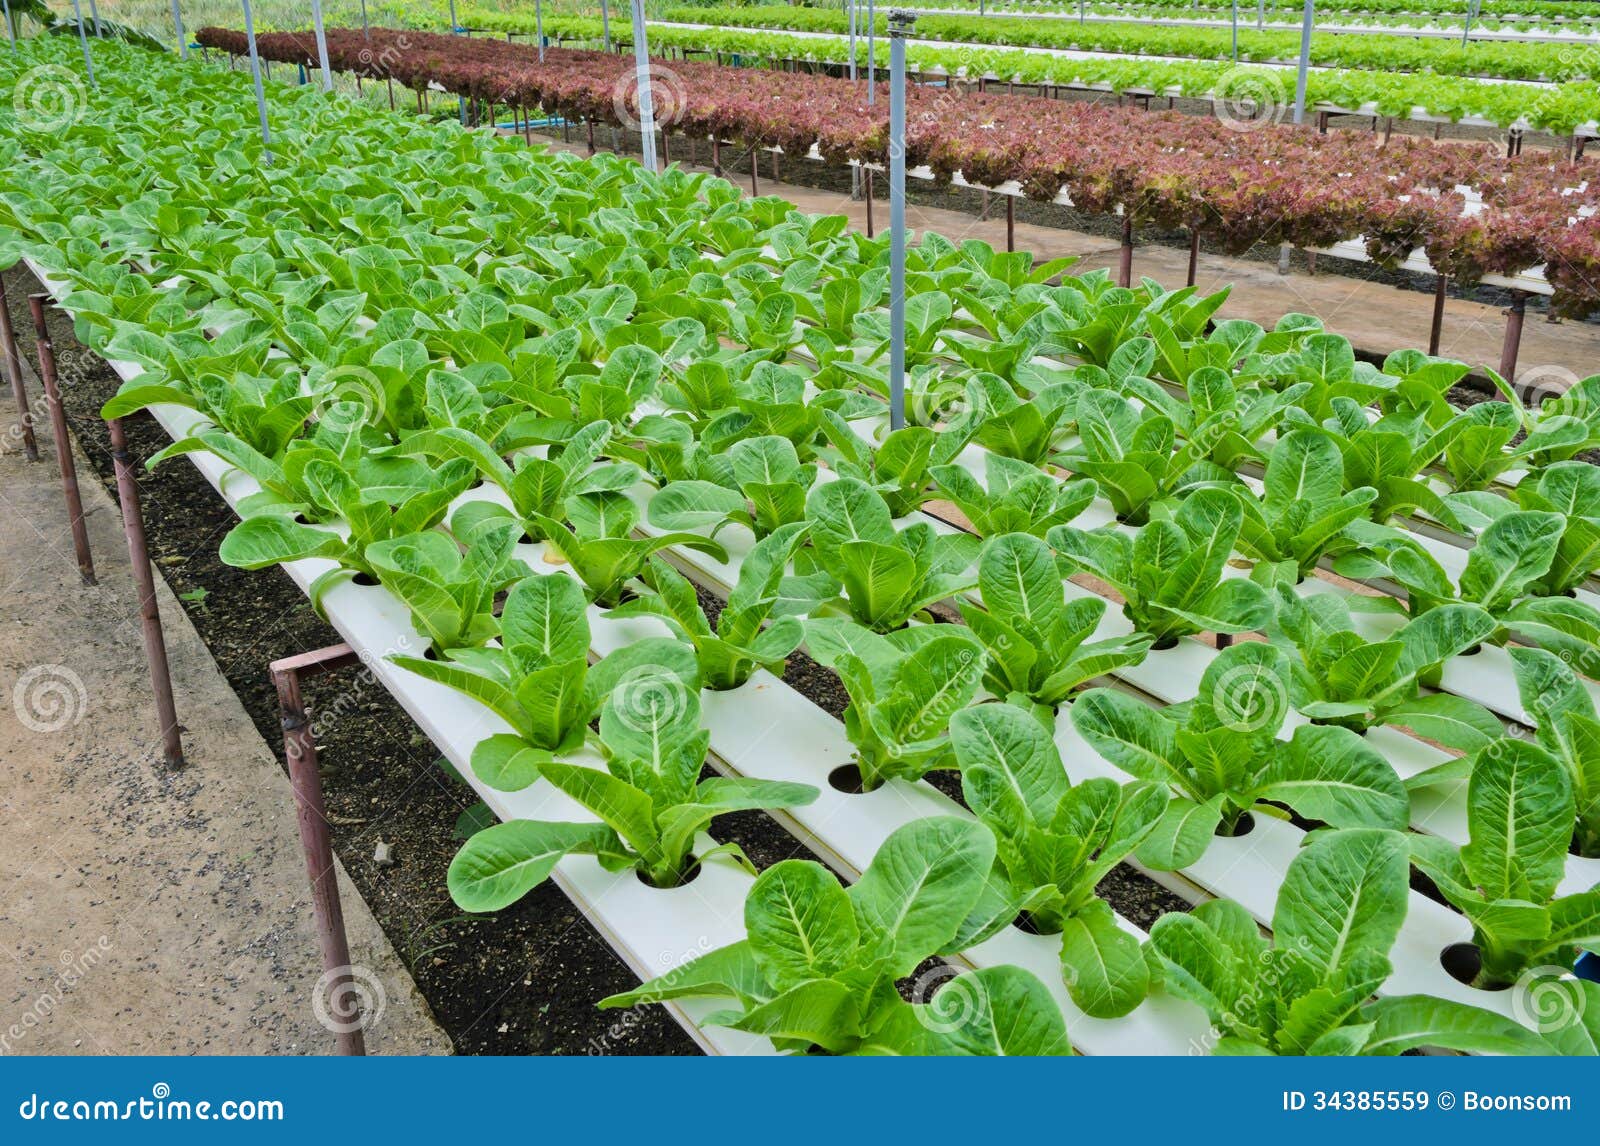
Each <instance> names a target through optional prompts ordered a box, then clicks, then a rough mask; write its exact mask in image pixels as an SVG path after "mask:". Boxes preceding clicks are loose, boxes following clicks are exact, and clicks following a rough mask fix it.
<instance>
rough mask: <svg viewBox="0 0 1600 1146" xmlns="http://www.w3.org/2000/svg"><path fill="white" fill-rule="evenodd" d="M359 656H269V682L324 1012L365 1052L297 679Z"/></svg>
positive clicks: (343, 651) (345, 1042) (345, 1050)
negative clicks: (306, 883)
mask: <svg viewBox="0 0 1600 1146" xmlns="http://www.w3.org/2000/svg"><path fill="white" fill-rule="evenodd" d="M358 660H359V658H358V657H357V656H356V654H355V652H354V651H353V650H352V649H351V648H350V646H349V645H334V646H332V647H331V648H326V649H319V650H317V651H316V652H312V653H302V654H301V655H300V656H297V657H288V658H286V659H284V660H280V661H273V662H272V665H271V672H272V685H273V688H275V689H276V690H277V693H278V708H279V713H280V717H281V719H282V722H283V754H284V758H285V760H286V762H287V763H288V765H289V786H290V788H291V789H292V790H293V791H294V806H295V820H296V821H297V823H298V825H299V828H300V846H301V848H302V849H303V850H304V852H305V858H306V877H307V878H308V879H309V880H310V881H311V910H312V913H313V914H314V915H315V916H316V920H317V942H318V945H319V946H320V947H321V949H322V979H323V982H322V983H321V984H320V987H321V988H323V989H325V990H326V991H327V993H328V997H327V1003H328V1006H329V1014H330V1015H331V1016H332V1017H333V1018H334V1019H335V1020H337V1022H336V1024H335V1026H334V1042H335V1045H336V1046H337V1047H338V1051H339V1053H340V1054H342V1055H364V1054H366V1053H367V1050H366V1039H365V1038H364V1037H363V1034H362V1016H361V1012H360V1007H359V1005H358V1004H357V1003H356V1001H355V1000H354V998H353V994H354V992H353V991H352V990H351V970H352V968H351V966H350V941H349V939H348V937H347V936H346V935H345V928H344V908H343V906H342V905H341V904H340V902H339V878H338V868H336V867H335V866H334V860H333V842H332V841H331V840H330V839H329V838H328V808H327V804H326V803H325V802H324V800H323V798H322V777H321V775H320V774H319V772H318V770H317V741H316V737H315V735H314V734H313V732H312V728H311V722H310V721H309V720H307V719H306V707H305V701H304V700H302V699H301V697H300V680H301V678H302V677H306V676H313V675H320V674H322V673H327V672H332V671H334V670H335V669H340V668H344V667H346V666H347V665H352V664H355V663H357V662H358Z"/></svg>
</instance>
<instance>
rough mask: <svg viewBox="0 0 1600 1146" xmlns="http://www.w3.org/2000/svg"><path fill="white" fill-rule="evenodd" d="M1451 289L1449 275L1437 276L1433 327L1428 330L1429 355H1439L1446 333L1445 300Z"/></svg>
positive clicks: (1434, 289) (1434, 286)
mask: <svg viewBox="0 0 1600 1146" xmlns="http://www.w3.org/2000/svg"><path fill="white" fill-rule="evenodd" d="M1449 287H1450V276H1449V275H1435V276H1434V282H1433V325H1432V326H1430V327H1429V328H1428V353H1429V354H1437V353H1439V338H1440V336H1441V335H1442V334H1443V333H1444V299H1445V294H1446V292H1447V291H1448V290H1449Z"/></svg>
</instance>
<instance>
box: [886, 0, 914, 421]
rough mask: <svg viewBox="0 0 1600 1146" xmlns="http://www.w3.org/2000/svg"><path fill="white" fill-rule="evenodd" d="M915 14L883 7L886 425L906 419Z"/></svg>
mask: <svg viewBox="0 0 1600 1146" xmlns="http://www.w3.org/2000/svg"><path fill="white" fill-rule="evenodd" d="M916 22H917V18H916V17H915V16H914V15H912V14H911V13H910V12H902V11H898V10H896V11H891V12H890V13H889V430H890V432H891V433H892V432H893V431H895V430H898V429H900V428H901V427H902V426H904V425H905V424H906V37H907V36H909V35H911V32H912V29H913V28H914V27H915V26H916Z"/></svg>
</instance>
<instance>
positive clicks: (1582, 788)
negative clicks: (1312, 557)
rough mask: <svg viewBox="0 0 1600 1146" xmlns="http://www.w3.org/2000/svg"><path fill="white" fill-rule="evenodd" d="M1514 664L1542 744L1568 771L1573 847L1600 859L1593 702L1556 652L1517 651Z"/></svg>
mask: <svg viewBox="0 0 1600 1146" xmlns="http://www.w3.org/2000/svg"><path fill="white" fill-rule="evenodd" d="M1511 663H1512V665H1513V667H1514V668H1515V671H1516V675H1517V693H1518V695H1519V696H1520V697H1521V699H1522V707H1523V709H1524V710H1525V711H1526V712H1527V714H1528V717H1529V719H1530V720H1531V721H1532V722H1533V724H1534V727H1535V729H1536V731H1537V734H1538V742H1539V745H1540V746H1541V747H1542V748H1543V749H1544V750H1545V751H1546V752H1549V753H1550V754H1551V755H1552V756H1554V757H1555V758H1556V759H1557V760H1559V761H1560V762H1561V764H1562V766H1563V767H1564V768H1565V769H1566V770H1567V781H1568V783H1569V784H1570V785H1571V787H1572V798H1573V804H1574V810H1575V813H1576V816H1577V825H1578V826H1577V830H1576V831H1575V832H1574V833H1573V837H1572V844H1573V848H1574V850H1575V851H1576V852H1577V853H1578V854H1579V855H1581V856H1589V857H1600V717H1597V716H1596V713H1595V705H1594V698H1593V697H1591V696H1590V695H1589V690H1588V689H1587V688H1586V687H1585V686H1584V682H1583V681H1582V680H1580V679H1579V677H1578V675H1577V674H1576V673H1575V672H1573V671H1572V668H1571V667H1570V666H1569V665H1568V664H1567V663H1566V662H1565V661H1563V660H1562V659H1561V658H1560V657H1558V656H1556V655H1554V654H1553V653H1549V652H1546V651H1545V650H1543V649H1524V648H1513V649H1512V650H1511Z"/></svg>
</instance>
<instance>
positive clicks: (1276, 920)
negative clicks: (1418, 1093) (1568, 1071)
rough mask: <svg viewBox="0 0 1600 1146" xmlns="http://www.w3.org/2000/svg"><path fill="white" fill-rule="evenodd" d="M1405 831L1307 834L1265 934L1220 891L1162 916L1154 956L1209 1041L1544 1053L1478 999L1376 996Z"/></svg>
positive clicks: (1255, 1051) (1386, 1051) (1236, 1047)
mask: <svg viewBox="0 0 1600 1146" xmlns="http://www.w3.org/2000/svg"><path fill="white" fill-rule="evenodd" d="M1406 839H1407V837H1406V836H1405V835H1403V834H1401V833H1399V832H1390V831H1383V830H1376V829H1358V830H1350V831H1339V832H1319V833H1317V834H1315V835H1313V836H1312V837H1311V838H1310V840H1309V842H1308V843H1307V845H1306V847H1305V848H1304V850H1302V851H1301V852H1300V854H1299V855H1297V856H1296V857H1295V858H1294V862H1293V863H1291V864H1290V865H1289V871H1288V873H1287V874H1286V875H1285V876H1284V880H1283V884H1282V886H1281V887H1280V888H1279V889H1278V903H1277V908H1276V910H1275V911H1274V912H1273V916H1272V938H1271V939H1268V938H1266V937H1265V936H1263V935H1262V934H1261V929H1260V928H1259V927H1257V926H1256V922H1255V920H1254V919H1252V918H1251V917H1250V915H1249V913H1248V912H1246V911H1245V910H1244V908H1242V907H1240V906H1239V905H1238V904H1236V903H1233V902H1231V901H1229V900H1226V899H1215V900H1211V901H1209V902H1206V903H1202V904H1200V905H1198V906H1197V907H1196V908H1195V909H1194V910H1193V911H1191V912H1179V911H1175V912H1169V913H1167V914H1166V915H1163V916H1162V917H1161V918H1160V919H1158V920H1156V922H1155V926H1153V927H1152V928H1151V929H1150V939H1149V944H1148V949H1149V953H1150V958H1151V961H1152V963H1153V964H1154V965H1155V966H1156V967H1158V968H1159V971H1160V977H1161V980H1162V983H1163V984H1164V986H1165V989H1166V991H1167V993H1168V994H1171V995H1175V996H1177V997H1179V998H1182V999H1187V1000H1188V1001H1189V1002H1191V1003H1194V1004H1195V1005H1196V1006H1198V1007H1200V1008H1202V1009H1203V1010H1204V1011H1205V1012H1206V1014H1207V1015H1208V1016H1209V1017H1210V1019H1211V1022H1212V1027H1213V1031H1212V1034H1213V1039H1214V1042H1212V1045H1211V1051H1212V1053H1213V1054H1233V1055H1263V1054H1266V1055H1351V1054H1363V1055H1396V1054H1403V1053H1405V1052H1406V1051H1411V1050H1416V1049H1418V1048H1422V1047H1435V1048H1439V1049H1443V1050H1457V1051H1464V1052H1468V1053H1482V1054H1548V1053H1550V1044H1548V1043H1547V1042H1546V1041H1545V1040H1544V1039H1541V1038H1540V1037H1539V1036H1538V1035H1536V1034H1534V1033H1533V1032H1532V1031H1530V1030H1528V1029H1527V1028H1525V1027H1523V1026H1521V1025H1519V1024H1518V1023H1517V1022H1516V1021H1515V1020H1513V1019H1509V1018H1506V1017H1504V1016H1501V1015H1497V1014H1494V1013H1493V1012H1491V1011H1486V1010H1483V1009H1481V1008H1479V1007H1473V1006H1469V1005H1467V1004H1465V1003H1458V1002H1455V1001H1454V1000H1449V999H1438V998H1434V997H1432V996H1428V995H1393V996H1388V997H1385V998H1381V999H1374V998H1373V995H1374V994H1375V993H1376V992H1377V991H1378V990H1379V988H1381V987H1382V986H1383V984H1384V982H1385V980H1387V979H1388V978H1389V975H1390V973H1391V971H1392V970H1393V967H1392V965H1391V963H1390V962H1389V957H1388V953H1389V950H1390V948H1391V947H1393V946H1394V942H1395V939H1396V938H1397V937H1398V936H1399V934H1400V927H1401V924H1402V923H1403V922H1404V920H1405V916H1406V907H1407V900H1408V896H1409V876H1410V864H1409V862H1408V852H1407V843H1406Z"/></svg>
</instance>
